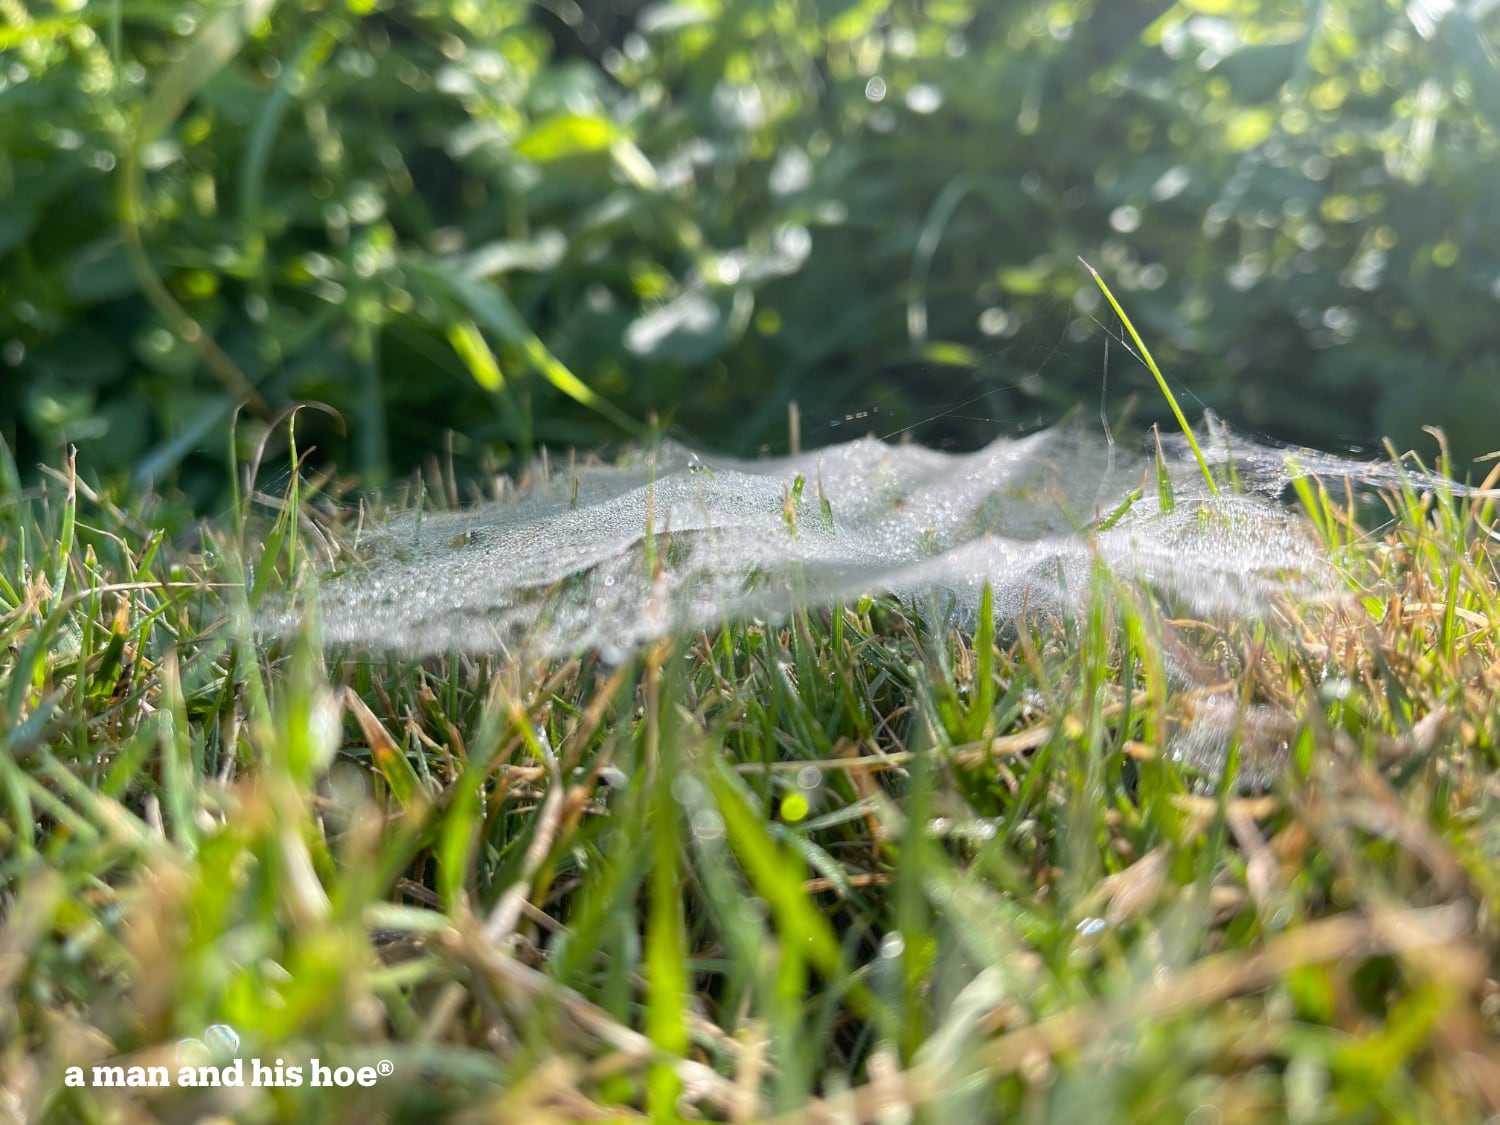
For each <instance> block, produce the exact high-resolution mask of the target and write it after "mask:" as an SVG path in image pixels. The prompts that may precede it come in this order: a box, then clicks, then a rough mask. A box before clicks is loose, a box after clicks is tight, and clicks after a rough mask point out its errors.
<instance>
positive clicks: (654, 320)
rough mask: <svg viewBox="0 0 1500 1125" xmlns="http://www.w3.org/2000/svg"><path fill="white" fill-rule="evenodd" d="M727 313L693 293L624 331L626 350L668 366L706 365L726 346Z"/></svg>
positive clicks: (693, 290)
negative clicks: (725, 326) (704, 363)
mask: <svg viewBox="0 0 1500 1125" xmlns="http://www.w3.org/2000/svg"><path fill="white" fill-rule="evenodd" d="M724 324H725V321H724V311H723V310H722V309H721V308H720V307H719V305H718V303H717V302H715V301H714V300H713V299H712V298H710V297H709V296H708V295H707V294H705V293H703V292H701V291H699V290H696V289H690V290H688V291H687V292H685V293H683V294H681V295H679V296H678V297H676V298H675V299H674V300H672V301H669V302H668V303H667V304H665V305H663V306H662V307H661V308H659V309H656V310H654V311H652V312H649V313H647V314H646V315H645V316H641V317H637V318H636V319H635V320H633V321H631V322H630V325H629V326H628V327H627V328H626V329H625V346H626V347H627V348H629V349H630V350H631V351H632V352H634V353H635V354H636V355H638V356H645V357H647V358H649V359H655V360H661V361H664V362H667V363H682V364H695V363H703V362H704V361H706V360H709V359H712V358H713V357H714V356H716V355H718V354H719V349H720V348H722V347H723V346H724V338H725V335H724Z"/></svg>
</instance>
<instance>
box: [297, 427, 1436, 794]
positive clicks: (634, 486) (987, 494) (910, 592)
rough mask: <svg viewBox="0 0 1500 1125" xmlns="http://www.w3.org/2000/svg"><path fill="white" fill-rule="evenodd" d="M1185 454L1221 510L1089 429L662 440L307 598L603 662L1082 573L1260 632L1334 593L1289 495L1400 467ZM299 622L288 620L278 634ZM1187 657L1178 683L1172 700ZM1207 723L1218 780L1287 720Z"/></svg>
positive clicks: (417, 540) (1203, 742)
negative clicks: (952, 437)
mask: <svg viewBox="0 0 1500 1125" xmlns="http://www.w3.org/2000/svg"><path fill="white" fill-rule="evenodd" d="M1200 444H1201V445H1202V446H1203V447H1204V449H1205V451H1206V452H1207V454H1208V456H1209V459H1210V464H1211V466H1212V467H1213V468H1214V472H1215V475H1216V477H1217V478H1218V479H1219V480H1221V481H1224V482H1228V481H1230V480H1231V479H1232V480H1233V481H1234V482H1235V485H1234V488H1233V489H1229V488H1226V489H1224V490H1223V493H1222V495H1214V494H1212V493H1211V492H1210V491H1209V489H1208V488H1207V485H1206V484H1205V482H1204V480H1203V478H1202V476H1201V474H1200V472H1199V470H1198V467H1197V465H1196V463H1195V461H1194V460H1193V458H1192V457H1191V456H1190V454H1189V453H1188V451H1187V448H1186V443H1185V442H1183V441H1182V440H1180V439H1179V440H1177V441H1169V442H1167V443H1166V444H1165V452H1164V454H1163V462H1162V464H1164V466H1165V470H1166V475H1167V476H1168V478H1169V479H1170V483H1171V495H1172V496H1173V497H1174V501H1173V502H1172V503H1171V504H1170V505H1168V504H1164V503H1163V502H1162V496H1163V493H1162V492H1161V491H1160V490H1159V486H1158V483H1157V467H1156V464H1155V461H1154V457H1153V456H1148V454H1147V453H1146V451H1144V450H1141V449H1128V448H1125V447H1124V446H1123V444H1122V443H1116V442H1110V441H1106V440H1105V438H1104V437H1103V435H1101V434H1100V433H1099V432H1097V431H1095V430H1091V429H1089V428H1087V427H1085V426H1082V425H1080V424H1073V425H1065V426H1061V427H1057V428H1053V429H1050V430H1045V431H1042V432H1039V433H1035V434H1031V435H1029V436H1025V437H1004V438H1000V439H998V440H996V441H994V442H993V443H991V444H990V445H989V446H987V447H985V448H983V449H981V450H979V451H977V452H972V453H943V452H937V451H933V450H930V449H926V448H923V447H921V446H917V445H890V444H886V443H884V442H882V441H879V440H876V439H874V438H865V439H861V440H858V441H852V442H848V443H846V444H841V445H834V446H830V447H827V448H824V449H819V450H817V451H814V452H809V453H804V454H801V455H799V456H793V457H783V458H776V459H768V460H755V461H745V460H734V459H729V458H720V457H714V456H709V455H704V454H700V453H698V452H695V451H693V450H690V449H688V448H686V447H684V446H680V445H675V444H665V445H663V446H661V447H659V448H657V449H656V450H654V451H650V452H647V453H642V454H637V455H635V456H633V457H631V458H629V459H627V460H624V461H622V462H620V463H617V464H613V465H578V466H572V467H568V468H564V469H560V470H554V471H551V472H540V471H538V472H534V473H533V474H532V477H531V479H530V481H529V482H528V483H527V484H525V485H524V486H522V487H521V488H520V489H519V490H518V491H517V493H516V494H515V495H513V496H511V497H510V498H508V499H505V500H503V501H496V502H491V503H487V504H484V505H482V506H478V507H474V508H471V509H469V510H465V511H451V512H439V513H434V512H407V513H404V514H399V515H396V516H393V517H391V518H389V519H387V520H384V521H383V522H379V523H378V524H377V525H376V526H374V527H366V528H365V529H364V530H363V531H362V533H361V535H360V537H359V540H358V542H357V543H356V544H355V545H354V549H353V551H352V555H353V559H352V561H350V560H346V561H345V563H344V565H343V566H342V568H341V569H339V570H338V571H336V572H331V573H329V574H327V575H325V576H324V578H323V580H322V582H321V588H320V597H321V605H322V618H323V628H324V635H325V640H326V641H327V642H329V643H335V644H354V645H359V646H366V647H368V648H371V649H376V650H385V651H396V652H400V653H404V654H409V655H426V654H442V653H451V652H454V651H464V652H469V653H495V652H498V653H502V654H506V655H511V656H515V655H522V654H525V655H531V656H539V657H560V656H567V655H572V654H576V653H580V652H583V651H593V652H595V653H597V654H599V656H600V657H601V658H602V659H604V660H605V661H615V660H619V659H622V658H624V657H625V656H627V655H628V654H630V653H632V652H634V651H637V650H639V649H640V648H641V647H642V646H643V645H645V644H647V643H649V642H651V641H653V640H655V639H657V638H661V637H665V636H668V635H672V634H683V633H690V632H692V631H696V630H699V629H704V628H712V627H714V626H717V625H720V624H723V623H725V622H728V621H731V620H736V619H738V620H744V619H749V618H763V619H766V620H769V621H778V620H783V619H785V617H786V615H787V614H788V613H789V612H790V611H791V610H792V609H793V608H794V607H798V606H810V607H826V606H831V605H834V604H836V603H838V602H840V601H846V600H852V599H854V598H855V597H857V596H860V595H864V594H875V593H891V594H895V595H898V596H901V597H903V598H908V599H912V600H913V601H914V602H916V603H917V605H918V608H919V610H920V611H921V612H923V613H928V612H933V611H934V607H936V609H935V611H936V612H939V613H941V614H943V615H944V616H945V617H946V619H947V620H945V621H944V622H943V623H944V624H947V623H949V622H951V621H955V620H956V621H958V622H962V621H963V620H965V619H967V620H969V621H972V620H973V618H974V615H975V614H976V612H977V610H978V607H979V605H980V603H981V596H982V591H983V589H984V587H985V585H986V584H988V585H989V586H990V587H991V589H992V591H993V601H994V608H995V613H996V615H997V617H999V618H1003V619H1007V620H1009V619H1014V618H1016V617H1018V616H1020V615H1022V614H1023V613H1026V614H1033V613H1034V614H1046V613H1052V614H1058V615H1067V614H1069V613H1073V612H1077V611H1078V610H1079V609H1081V608H1082V606H1083V604H1084V601H1085V599H1086V598H1087V597H1088V596H1089V591H1090V587H1091V582H1092V579H1093V576H1094V573H1095V571H1094V568H1095V565H1096V563H1102V564H1103V566H1104V567H1105V568H1107V570H1108V571H1109V572H1110V573H1112V574H1113V575H1114V576H1116V577H1117V578H1119V579H1121V580H1123V581H1126V582H1129V583H1132V584H1134V585H1135V587H1136V588H1138V589H1140V590H1142V591H1144V592H1146V593H1147V594H1148V595H1149V596H1152V597H1157V598H1161V599H1164V600H1165V602H1166V603H1169V607H1170V609H1171V610H1172V612H1173V613H1176V614H1186V615H1191V616H1193V617H1196V618H1198V619H1202V620H1205V621H1209V622H1215V621H1226V620H1231V621H1232V620H1243V619H1246V618H1251V619H1259V618H1263V617H1265V616H1267V615H1268V614H1269V613H1270V612H1271V609H1272V607H1273V606H1275V605H1276V604H1277V603H1278V599H1283V598H1288V597H1291V598H1295V599H1297V601H1298V602H1299V603H1300V604H1303V605H1306V604H1307V603H1309V602H1313V601H1319V600H1322V601H1326V600H1329V599H1331V598H1333V597H1335V596H1337V595H1338V593H1339V591H1341V590H1346V589H1347V588H1348V587H1347V583H1343V582H1341V580H1340V576H1339V571H1338V566H1337V563H1336V561H1335V560H1334V559H1332V558H1331V557H1330V556H1329V555H1328V554H1327V553H1326V552H1325V551H1324V549H1323V548H1322V547H1321V546H1320V545H1319V544H1318V543H1317V542H1316V541H1315V540H1314V539H1313V538H1312V537H1311V536H1310V535H1309V534H1308V531H1307V528H1306V524H1305V521H1304V520H1303V518H1302V517H1301V516H1299V515H1298V514H1296V513H1294V512H1292V511H1289V510H1288V509H1287V508H1286V507H1285V506H1284V504H1283V503H1282V502H1281V497H1282V495H1283V494H1284V492H1285V490H1286V488H1287V486H1288V484H1289V483H1290V482H1292V481H1293V480H1294V479H1296V478H1298V477H1300V476H1305V475H1309V474H1315V475H1319V476H1325V477H1329V476H1336V477H1342V478H1350V479H1353V480H1354V481H1355V482H1356V483H1357V484H1360V485H1368V486H1377V487H1391V486H1394V485H1397V484H1398V483H1399V482H1400V481H1401V479H1402V474H1403V473H1404V472H1405V470H1404V469H1402V468H1401V467H1399V466H1396V465H1392V464H1388V465H1385V466H1380V465H1371V464H1365V463H1359V462H1353V461H1347V460H1344V459H1341V458H1338V457H1335V456H1332V455H1328V454H1322V453H1317V452H1315V451H1310V450H1300V449H1299V450H1286V449H1273V448H1268V447H1266V446H1263V445H1260V444H1257V443H1254V442H1251V441H1249V440H1247V439H1244V438H1242V437H1239V436H1237V435H1235V434H1233V433H1231V432H1230V431H1229V430H1227V429H1226V428H1225V427H1224V426H1223V425H1222V424H1219V423H1217V422H1215V421H1214V420H1213V419H1211V418H1210V419H1208V420H1207V421H1206V422H1205V425H1204V429H1203V433H1202V435H1201V440H1200ZM1231 466H1232V470H1233V471H1232V472H1231ZM1409 479H1410V478H1408V480H1409ZM1133 493H1134V494H1137V495H1136V498H1135V499H1134V500H1133V501H1132V500H1131V499H1130V497H1131V496H1132V494H1133ZM292 622H293V615H292V614H291V613H290V612H286V613H283V614H282V615H281V616H280V617H279V619H278V620H276V621H272V622H270V623H269V624H270V626H271V628H272V630H273V631H277V630H279V629H284V628H287V627H289V626H290V625H291V624H292ZM1179 648H1180V646H1179ZM1190 664H1191V660H1190V659H1189V660H1188V661H1187V662H1185V663H1183V664H1182V666H1181V669H1179V671H1178V672H1174V674H1175V675H1179V677H1180V678H1184V679H1185V681H1188V682H1184V684H1183V685H1182V686H1184V687H1190V686H1191V683H1190V681H1191V680H1192V673H1191V670H1190V668H1189V665H1190ZM1200 712H1201V716H1202V717H1203V721H1202V722H1199V723H1197V724H1196V725H1195V726H1192V727H1189V728H1186V729H1185V730H1184V731H1183V732H1182V733H1181V737H1180V738H1179V739H1178V741H1177V745H1178V749H1179V752H1180V753H1181V754H1182V755H1184V756H1188V757H1192V758H1195V759H1203V760H1205V761H1208V762H1209V763H1210V766H1211V765H1212V762H1213V760H1215V759H1216V757H1217V755H1219V754H1220V753H1221V752H1222V750H1223V747H1224V745H1225V744H1226V740H1227V738H1228V737H1229V735H1228V734H1226V733H1225V732H1226V731H1231V732H1232V731H1233V730H1234V729H1236V725H1237V724H1238V725H1239V726H1241V727H1242V726H1243V725H1244V724H1245V723H1247V722H1249V723H1262V724H1263V725H1266V724H1269V726H1271V727H1274V726H1275V725H1276V720H1278V717H1277V716H1273V715H1270V714H1260V713H1258V712H1254V713H1251V714H1249V715H1248V716H1247V715H1245V714H1243V713H1241V712H1240V710H1239V704H1238V702H1237V701H1236V700H1234V699H1232V698H1226V699H1209V700H1205V701H1202V704H1201V706H1200Z"/></svg>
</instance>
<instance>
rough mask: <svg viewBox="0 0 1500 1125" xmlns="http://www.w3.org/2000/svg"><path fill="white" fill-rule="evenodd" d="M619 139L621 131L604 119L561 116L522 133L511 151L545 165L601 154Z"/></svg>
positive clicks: (579, 114)
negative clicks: (594, 153) (546, 163)
mask: <svg viewBox="0 0 1500 1125" xmlns="http://www.w3.org/2000/svg"><path fill="white" fill-rule="evenodd" d="M620 136H621V132H620V127H619V126H618V125H616V124H615V123H614V122H613V121H611V120H610V119H609V118H607V117H600V116H598V115H597V114H582V113H562V114H558V115H557V116H556V117H549V118H547V119H546V120H545V121H543V122H542V123H541V124H539V125H537V126H536V127H535V128H533V129H531V130H530V131H529V132H526V133H523V134H522V135H521V137H520V139H518V140H517V141H516V143H515V145H514V150H515V152H516V154H517V155H518V156H524V157H526V158H527V159H528V160H535V161H538V162H543V163H544V162H546V161H549V160H563V159H566V158H567V157H570V156H585V155H587V154H589V153H592V152H602V151H603V150H605V149H607V148H609V147H610V145H612V144H613V143H614V142H615V141H616V140H617V139H618V138H619V137H620Z"/></svg>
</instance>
